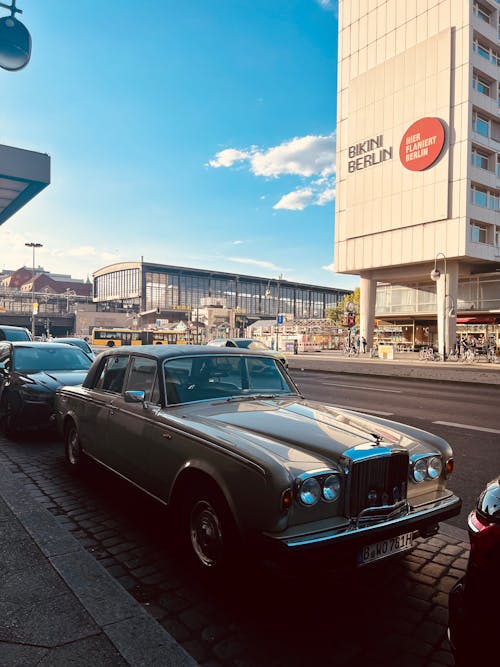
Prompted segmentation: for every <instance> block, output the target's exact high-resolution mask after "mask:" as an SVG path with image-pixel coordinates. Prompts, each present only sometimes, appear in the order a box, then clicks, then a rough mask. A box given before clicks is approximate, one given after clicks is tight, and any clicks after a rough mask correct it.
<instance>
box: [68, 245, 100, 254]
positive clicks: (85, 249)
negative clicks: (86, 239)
mask: <svg viewBox="0 0 500 667" xmlns="http://www.w3.org/2000/svg"><path fill="white" fill-rule="evenodd" d="M66 254H67V255H70V256H71V257H94V256H95V255H97V250H96V249H95V248H94V247H93V246H91V245H83V246H80V247H79V248H70V249H69V250H67V251H66Z"/></svg>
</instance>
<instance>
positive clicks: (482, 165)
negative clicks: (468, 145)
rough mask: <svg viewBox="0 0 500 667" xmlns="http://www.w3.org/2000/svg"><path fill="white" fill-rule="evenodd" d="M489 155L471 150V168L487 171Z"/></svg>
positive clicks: (474, 149) (475, 149)
mask: <svg viewBox="0 0 500 667" xmlns="http://www.w3.org/2000/svg"><path fill="white" fill-rule="evenodd" d="M489 157H490V156H489V155H488V153H484V152H483V151H480V150H478V149H477V148H473V149H472V156H471V158H472V159H471V162H472V166H473V167H477V168H478V169H486V170H488V169H489Z"/></svg>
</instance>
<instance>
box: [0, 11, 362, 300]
mask: <svg viewBox="0 0 500 667" xmlns="http://www.w3.org/2000/svg"><path fill="white" fill-rule="evenodd" d="M18 5H19V6H20V8H21V9H23V12H24V13H23V14H22V15H21V16H19V18H20V20H21V21H23V23H24V24H25V25H26V26H27V27H28V29H29V30H30V32H31V35H32V39H33V49H32V58H31V62H30V63H29V65H28V66H27V67H26V68H25V69H24V70H21V71H19V72H7V71H4V70H0V99H1V101H2V103H1V105H0V143H3V144H7V145H13V146H18V147H22V148H27V149H31V150H37V151H40V152H46V153H48V154H49V155H50V156H51V161H52V183H51V185H50V186H49V187H48V188H47V189H46V190H44V191H43V193H41V194H40V195H39V196H38V197H37V198H35V199H34V200H33V201H32V202H31V203H30V204H29V205H28V206H26V207H25V208H24V209H22V210H21V211H20V212H19V213H17V214H16V215H15V216H14V217H13V218H11V219H10V220H9V221H8V222H7V223H5V224H4V225H2V226H1V227H0V269H2V268H9V269H10V268H12V269H15V268H17V267H18V266H21V265H22V264H27V265H28V266H29V265H31V252H30V250H29V249H28V248H26V247H25V246H24V243H25V242H26V241H37V242H40V243H43V245H44V247H43V248H42V249H41V250H39V251H38V253H37V263H40V264H41V265H43V266H44V267H45V268H46V269H48V270H51V271H54V272H64V273H71V274H72V275H73V276H74V277H83V278H85V277H86V276H87V275H91V274H92V272H93V271H94V270H96V269H97V268H101V267H102V266H105V265H107V264H110V263H113V262H115V261H127V260H139V259H140V257H141V256H143V257H144V259H145V260H147V261H152V262H159V263H167V264H175V265H179V266H193V267H198V268H205V269H215V270H222V271H237V272H241V273H247V274H251V275H261V276H266V277H269V278H272V277H277V276H278V275H280V274H282V275H283V277H284V278H286V279H288V280H299V281H303V282H308V283H316V284H320V285H330V286H338V287H354V286H356V284H357V278H355V277H354V276H338V275H336V274H334V273H333V272H332V261H333V224H334V197H335V117H336V57H337V14H336V2H333V0H208V1H207V0H182V2H181V1H179V0H163V1H160V0H141V2H137V1H134V2H132V0H120V1H119V0H110V1H109V2H101V1H99V2H98V1H97V0H85V1H82V2H61V1H60V0H43V2H41V1H39V0H38V1H35V0H20V1H19V2H18ZM0 14H1V15H4V14H5V12H4V10H0Z"/></svg>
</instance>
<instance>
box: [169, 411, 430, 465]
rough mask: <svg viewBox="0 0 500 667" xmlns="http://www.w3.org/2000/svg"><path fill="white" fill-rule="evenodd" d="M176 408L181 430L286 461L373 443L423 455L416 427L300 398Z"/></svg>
mask: <svg viewBox="0 0 500 667" xmlns="http://www.w3.org/2000/svg"><path fill="white" fill-rule="evenodd" d="M182 408H183V410H182V424H183V427H184V428H188V429H189V430H195V431H200V432H201V433H202V434H203V436H205V437H210V438H215V439H218V440H224V441H225V442H226V443H230V445H231V446H235V447H239V448H240V449H241V448H242V449H246V447H245V445H247V446H250V447H251V448H252V450H253V451H254V452H255V451H257V450H259V449H260V450H262V451H265V452H266V453H267V454H270V455H272V456H273V457H275V458H279V459H281V460H282V461H288V462H290V463H293V462H295V463H298V462H301V464H303V465H304V464H307V462H309V463H311V464H313V465H314V464H317V463H318V461H321V462H325V461H326V460H327V461H332V460H333V461H335V460H338V458H339V457H340V456H341V455H342V454H343V453H344V452H345V451H346V450H348V449H352V448H355V447H366V448H368V449H371V448H372V447H374V446H377V445H378V446H381V447H385V448H387V449H389V450H391V449H401V448H404V449H408V450H412V453H413V450H419V449H420V450H421V451H424V450H425V451H429V446H428V444H426V445H424V444H422V441H421V439H420V438H418V437H417V438H416V437H415V435H416V433H418V434H419V435H420V434H422V435H426V434H424V432H419V431H418V430H417V429H410V431H413V433H408V432H405V431H403V430H402V429H400V428H398V426H399V425H396V424H394V423H393V422H389V421H386V420H378V419H377V418H372V417H370V416H368V415H362V414H360V413H354V412H350V411H348V410H341V409H339V408H336V407H333V406H326V405H322V404H319V403H316V402H313V401H306V400H303V399H295V398H293V399H258V400H251V399H249V400H246V401H241V402H240V401H234V402H232V401H228V402H227V403H224V404H221V403H219V402H218V403H211V404H206V405H205V404H200V403H197V404H193V405H191V406H186V405H184V406H182ZM406 430H408V429H406ZM431 451H433V448H431ZM306 467H307V466H306Z"/></svg>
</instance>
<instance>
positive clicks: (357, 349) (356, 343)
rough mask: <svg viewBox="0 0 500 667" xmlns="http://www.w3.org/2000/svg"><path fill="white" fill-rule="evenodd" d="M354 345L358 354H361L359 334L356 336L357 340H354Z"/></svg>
mask: <svg viewBox="0 0 500 667" xmlns="http://www.w3.org/2000/svg"><path fill="white" fill-rule="evenodd" d="M354 343H355V345H356V354H359V344H360V339H359V334H356V338H355V339H354Z"/></svg>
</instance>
